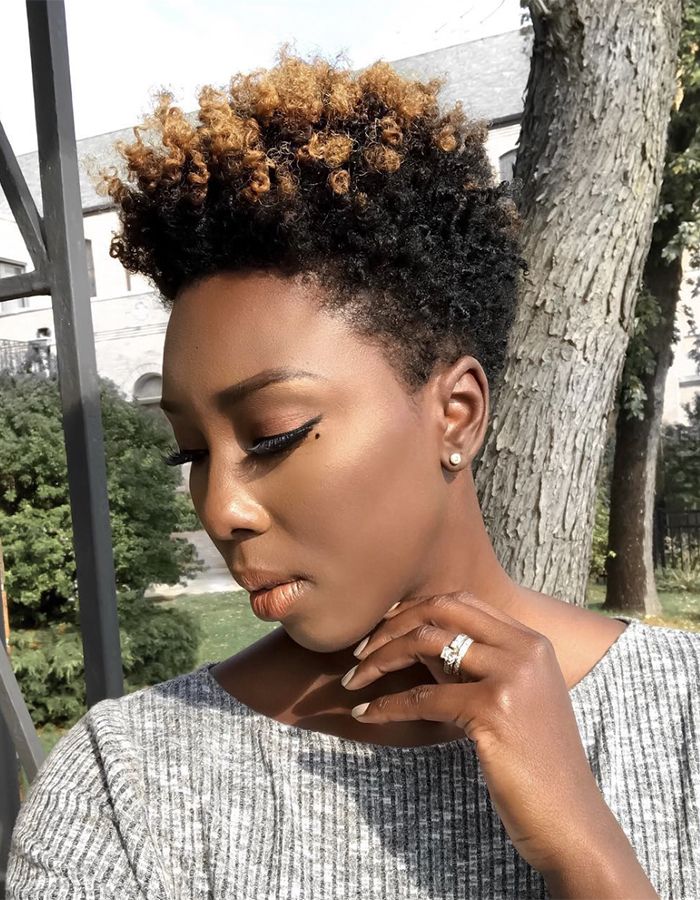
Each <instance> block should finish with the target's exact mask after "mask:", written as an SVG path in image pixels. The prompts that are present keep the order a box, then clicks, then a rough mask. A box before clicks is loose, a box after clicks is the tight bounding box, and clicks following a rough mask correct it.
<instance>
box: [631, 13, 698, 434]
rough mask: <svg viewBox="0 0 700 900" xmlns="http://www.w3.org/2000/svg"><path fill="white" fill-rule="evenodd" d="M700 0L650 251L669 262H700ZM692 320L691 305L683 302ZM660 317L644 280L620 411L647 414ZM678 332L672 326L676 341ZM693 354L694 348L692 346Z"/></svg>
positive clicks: (686, 16) (692, 16)
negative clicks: (650, 339)
mask: <svg viewBox="0 0 700 900" xmlns="http://www.w3.org/2000/svg"><path fill="white" fill-rule="evenodd" d="M699 62H700V0H686V2H685V4H684V9H683V28H682V32H681V40H680V45H679V51H678V76H677V82H678V91H677V95H676V98H675V101H674V104H673V109H672V112H671V118H670V121H669V126H668V139H667V146H666V159H665V163H664V172H663V182H662V185H661V192H660V196H659V205H658V209H657V214H656V221H655V223H654V229H653V232H652V240H651V250H650V253H653V254H655V255H656V256H655V258H659V257H660V258H661V259H663V260H665V261H666V262H671V261H672V260H673V259H676V258H678V257H680V256H681V254H682V253H683V251H684V250H687V252H688V254H689V259H690V263H691V266H694V267H698V266H700V191H698V183H699V181H700V65H698V63H699ZM684 311H685V313H686V315H687V316H688V317H689V319H690V321H691V324H692V325H694V317H693V313H692V309H691V308H690V307H689V306H685V307H684ZM659 319H660V306H659V304H658V302H657V301H656V300H655V299H654V297H653V295H652V294H651V293H650V291H649V290H647V289H646V287H645V286H644V285H642V287H641V289H640V294H639V297H638V299H637V304H636V307H635V322H634V331H633V334H632V337H631V339H630V342H629V345H628V349H627V358H626V360H625V367H624V371H623V373H622V379H621V384H620V394H619V404H620V414H621V415H624V416H626V417H629V418H637V419H643V418H644V404H645V402H646V399H647V396H646V391H645V390H644V387H643V384H642V378H643V377H644V375H647V374H651V372H653V371H654V365H655V364H656V359H655V355H654V353H653V352H652V350H651V349H650V348H649V347H648V345H647V334H648V332H649V329H650V328H652V327H653V326H655V325H657V324H658V322H659ZM679 337H680V335H679V333H678V330H677V329H676V328H674V332H673V339H672V343H674V344H675V343H676V342H677V341H678V339H679ZM690 355H691V356H693V352H692V351H691V354H690Z"/></svg>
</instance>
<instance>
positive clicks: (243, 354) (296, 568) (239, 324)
mask: <svg viewBox="0 0 700 900" xmlns="http://www.w3.org/2000/svg"><path fill="white" fill-rule="evenodd" d="M281 368H284V369H298V370H303V371H305V372H308V373H311V375H312V376H313V377H308V376H307V377H296V378H293V379H290V380H281V381H279V380H278V381H276V382H272V383H269V384H267V385H266V386H263V387H260V388H259V389H257V390H251V391H249V392H246V393H245V394H242V395H240V396H238V397H229V398H228V399H217V395H218V394H219V393H220V392H221V391H224V390H226V389H228V388H231V387H232V386H233V385H235V384H237V383H238V382H245V381H247V380H248V379H252V378H256V377H259V376H260V375H261V373H264V372H265V371H266V370H268V369H275V370H277V369H281ZM431 397H432V394H431V392H430V391H426V389H425V388H424V389H423V391H421V392H420V393H419V394H418V395H417V396H416V397H415V398H413V399H412V398H410V397H409V395H408V393H407V392H406V390H405V388H404V387H403V386H402V385H401V383H400V382H399V381H398V380H397V377H396V375H395V374H394V370H393V369H392V368H391V366H390V365H389V363H388V362H387V361H386V360H385V358H384V357H383V355H382V353H381V351H380V350H379V349H378V348H375V347H373V346H371V345H369V344H368V343H367V342H365V341H363V340H362V339H361V338H360V337H358V336H357V334H356V333H355V332H354V331H353V330H352V329H351V327H350V326H349V325H347V324H346V323H345V322H344V321H343V320H342V319H341V318H340V317H339V316H335V315H332V314H330V313H328V312H325V311H323V310H321V309H320V308H319V305H318V301H317V300H316V299H314V295H313V293H312V289H311V288H310V287H309V286H308V285H305V284H303V283H302V282H301V281H299V280H290V279H285V278H281V277H278V276H276V275H273V274H269V273H253V274H249V273H248V274H234V273H221V274H217V275H214V276H210V277H208V278H207V279H205V280H203V281H201V282H200V283H199V284H197V285H196V286H192V287H190V288H188V289H185V290H183V291H182V292H181V293H180V295H179V296H178V298H177V300H176V302H175V305H174V308H173V311H172V313H171V317H170V321H169V324H168V329H167V334H166V340H165V350H164V364H163V401H162V404H163V407H164V408H167V410H168V412H167V415H168V418H169V419H170V421H171V423H172V427H173V430H174V434H175V438H176V441H177V444H178V447H179V448H180V449H182V450H206V453H205V454H204V456H203V457H202V458H201V459H199V460H197V459H195V460H194V461H193V462H192V466H191V471H190V492H191V496H192V500H193V503H194V506H195V509H196V511H197V514H198V516H199V518H200V520H201V522H202V525H203V526H204V528H205V529H206V531H207V533H208V534H209V536H210V537H211V539H212V541H213V542H214V544H215V545H216V547H217V548H218V549H219V551H220V553H221V555H222V557H223V558H224V560H225V561H226V564H227V566H228V568H229V570H230V571H231V572H232V574H234V577H235V576H236V575H242V576H245V575H246V574H247V573H251V572H256V571H259V570H262V571H266V572H273V573H276V574H280V575H286V576H287V577H288V578H290V579H292V578H295V577H297V576H303V578H304V579H305V582H306V583H305V584H303V585H302V586H303V590H302V591H300V592H299V594H298V597H297V598H296V600H295V602H294V603H293V604H292V606H291V608H290V609H288V610H287V611H286V612H285V613H284V614H283V615H281V616H280V622H281V624H282V625H283V627H284V628H285V630H286V631H287V632H288V634H289V635H290V637H292V638H293V639H294V640H295V641H297V643H299V644H301V645H302V646H304V647H306V648H307V649H310V650H315V651H321V652H324V651H325V652H332V651H335V650H339V649H341V648H345V647H347V646H349V645H350V644H352V643H354V642H357V641H358V640H360V639H361V638H362V637H363V636H364V635H366V634H367V633H368V632H369V631H370V630H371V629H372V628H373V627H374V626H375V625H376V623H377V622H378V621H379V619H381V617H382V616H383V615H384V613H385V612H386V610H387V609H388V608H389V607H390V606H392V604H394V603H395V602H396V601H397V600H400V599H402V597H404V596H407V595H409V594H411V593H414V592H421V590H422V588H423V586H424V584H425V582H426V580H427V578H428V576H429V574H430V573H431V572H432V571H433V567H434V566H435V562H436V560H437V559H439V548H440V545H441V543H442V542H444V540H445V531H446V529H447V528H449V527H450V516H449V515H447V504H448V497H449V480H450V479H449V476H448V479H447V480H446V478H445V472H444V469H443V465H442V463H443V460H444V458H445V446H444V434H445V423H444V422H441V420H440V417H439V416H438V415H436V410H438V409H439V407H440V405H439V403H436V402H432V401H431V399H430V398H431ZM175 406H176V407H177V411H175V410H174V407H175ZM311 420H314V422H315V424H313V426H312V427H311V428H310V430H309V431H308V433H306V434H305V436H303V437H302V438H301V439H300V440H299V441H298V442H296V443H294V444H293V445H292V446H291V447H290V448H288V449H283V450H282V452H280V453H277V454H273V455H267V456H262V455H261V456H255V455H251V454H250V453H249V452H247V451H248V450H249V448H250V447H251V445H253V444H254V443H255V442H256V441H258V440H260V439H261V438H264V437H267V436H270V435H279V434H281V433H284V432H288V431H291V430H293V429H298V428H299V426H302V425H304V424H306V423H308V422H310V421H311ZM452 449H454V448H452ZM469 477H470V478H471V475H470V476H469Z"/></svg>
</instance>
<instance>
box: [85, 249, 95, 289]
mask: <svg viewBox="0 0 700 900" xmlns="http://www.w3.org/2000/svg"><path fill="white" fill-rule="evenodd" d="M85 256H86V257H87V270H88V280H89V282H90V296H91V297H96V296H97V288H96V287H95V261H94V260H93V258H92V241H89V240H88V239H87V238H85Z"/></svg>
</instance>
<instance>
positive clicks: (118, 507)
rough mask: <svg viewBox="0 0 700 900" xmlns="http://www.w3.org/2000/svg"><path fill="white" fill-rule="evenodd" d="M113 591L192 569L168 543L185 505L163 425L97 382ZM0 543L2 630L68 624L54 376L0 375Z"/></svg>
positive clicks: (69, 576) (72, 584)
mask: <svg viewBox="0 0 700 900" xmlns="http://www.w3.org/2000/svg"><path fill="white" fill-rule="evenodd" d="M100 400H101V409H102V423H103V430H104V439H105V455H106V469H107V491H108V496H109V511H110V522H111V527H112V545H113V549H114V563H115V574H116V582H117V587H118V589H119V590H121V591H137V592H143V591H144V590H145V589H146V588H147V587H148V586H149V585H150V584H152V583H154V582H159V583H167V584H174V583H177V582H179V581H180V579H181V578H182V577H189V576H190V575H192V574H194V573H195V572H196V571H200V570H201V568H202V564H201V562H200V561H199V560H198V558H197V555H196V551H195V548H194V547H193V546H192V545H191V544H189V543H187V542H185V541H184V540H181V539H180V540H178V539H172V538H171V533H172V532H176V531H178V530H179V529H180V526H181V524H182V519H183V506H184V504H185V503H186V502H187V501H186V499H184V498H181V497H180V496H178V495H177V493H176V487H177V485H178V483H179V476H178V473H177V472H176V471H174V470H173V469H172V468H171V467H169V466H166V465H164V463H163V461H162V456H163V455H164V454H165V453H166V452H167V451H168V449H169V447H170V443H171V438H170V434H169V431H168V428H167V425H166V424H165V423H164V422H161V421H159V420H158V419H156V418H155V417H154V416H153V415H151V414H149V413H148V412H146V411H144V410H143V409H142V408H141V407H140V406H138V405H137V404H135V403H131V402H129V401H127V400H126V399H125V398H123V397H122V396H121V395H120V393H119V391H118V389H117V388H116V386H115V385H114V384H113V383H112V382H110V381H108V380H106V379H101V380H100ZM0 535H2V541H3V550H4V556H5V567H6V590H7V594H8V597H9V598H10V601H11V604H12V609H13V617H14V618H13V621H12V623H11V624H12V626H13V627H16V628H40V627H42V626H43V625H45V624H47V623H48V622H50V621H55V620H56V619H57V618H59V619H65V620H66V621H71V622H73V623H74V624H75V623H76V611H77V605H76V601H77V581H76V568H75V556H74V552H73V538H72V529H71V511H70V505H69V496H68V476H67V466H66V454H65V445H64V438H63V429H62V419H61V407H60V397H59V393H58V384H57V381H56V379H55V378H45V377H43V376H39V375H12V374H9V373H7V372H4V373H0Z"/></svg>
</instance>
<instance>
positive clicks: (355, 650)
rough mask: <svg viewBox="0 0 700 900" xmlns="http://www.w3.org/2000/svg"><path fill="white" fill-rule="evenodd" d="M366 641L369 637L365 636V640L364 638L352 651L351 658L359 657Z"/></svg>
mask: <svg viewBox="0 0 700 900" xmlns="http://www.w3.org/2000/svg"><path fill="white" fill-rule="evenodd" d="M368 640H369V635H367V637H366V638H364V639H363V640H361V641H360V643H359V644H358V645H357V647H355V649H354V650H353V651H352V654H353V656H359V655H360V653H362V651H363V650H364V649H365V647H366V646H367V641H368Z"/></svg>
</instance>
